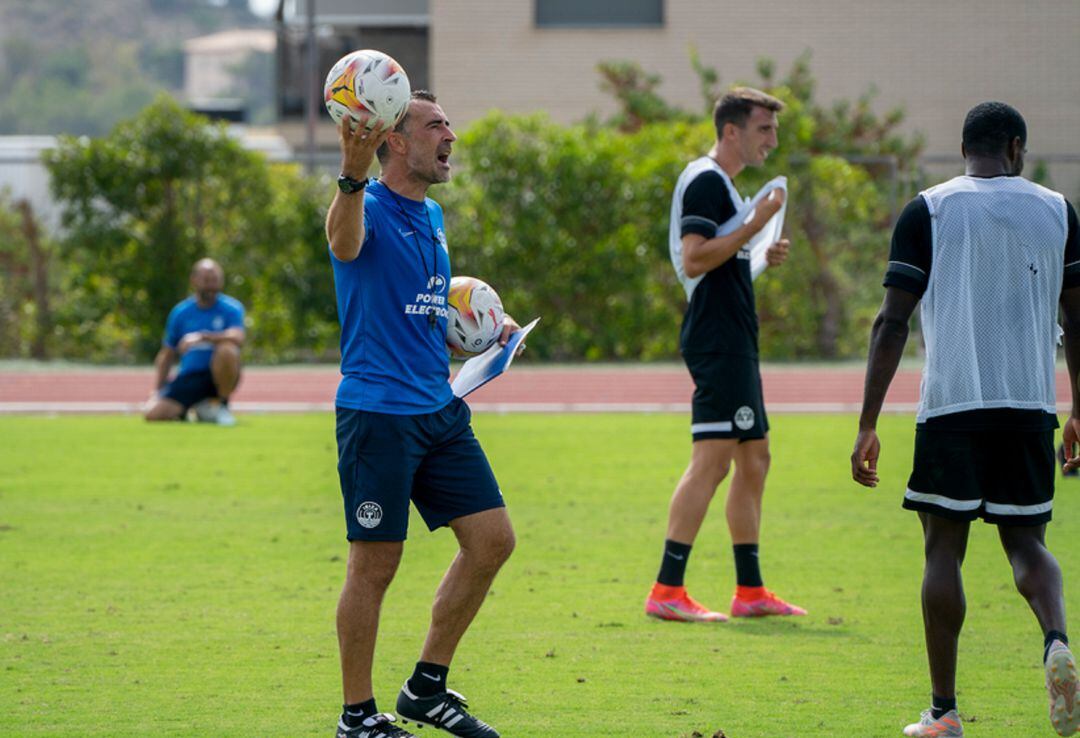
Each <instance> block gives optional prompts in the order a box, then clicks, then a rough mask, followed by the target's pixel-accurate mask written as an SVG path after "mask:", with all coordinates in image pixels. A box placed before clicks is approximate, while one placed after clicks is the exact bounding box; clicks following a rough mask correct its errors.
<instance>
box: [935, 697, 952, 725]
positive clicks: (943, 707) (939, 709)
mask: <svg viewBox="0 0 1080 738" xmlns="http://www.w3.org/2000/svg"><path fill="white" fill-rule="evenodd" d="M955 709H956V698H955V697H938V696H937V695H936V694H935V695H934V696H933V698H932V701H931V703H930V714H931V715H932V716H933V717H934V720H937V719H938V718H939V717H941V716H942V715H944V714H945V713H947V712H948V711H949V710H955Z"/></svg>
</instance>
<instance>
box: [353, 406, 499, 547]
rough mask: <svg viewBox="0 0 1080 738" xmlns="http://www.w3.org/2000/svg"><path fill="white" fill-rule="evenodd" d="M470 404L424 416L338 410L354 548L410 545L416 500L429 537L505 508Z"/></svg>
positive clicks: (449, 407)
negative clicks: (372, 543) (357, 545)
mask: <svg viewBox="0 0 1080 738" xmlns="http://www.w3.org/2000/svg"><path fill="white" fill-rule="evenodd" d="M471 418H472V414H471V413H470V411H469V406H468V405H467V404H465V401H464V400H462V399H460V398H457V397H455V398H454V399H453V400H452V401H451V402H450V404H449V405H447V406H446V407H444V408H443V409H442V410H439V411H437V412H434V413H426V414H423V415H389V414H386V413H373V412H367V411H365V410H350V409H348V408H343V407H339V408H337V442H338V475H339V476H340V478H341V494H342V497H343V498H344V502H345V524H346V528H347V531H348V535H347V537H348V539H349V540H350V541H404V540H405V537H406V533H407V532H408V528H409V500H410V499H411V500H412V502H413V504H414V505H416V510H417V512H419V513H420V517H422V518H423V519H424V523H426V524H427V527H428V528H429V529H430V530H435V529H436V528H441V527H442V526H444V525H446V524H447V523H449V522H450V521H451V520H454V519H456V518H460V517H463V516H465V515H472V514H473V513H478V512H483V511H484V510H491V509H493V508H497V507H504V506H505V503H504V502H503V498H502V493H501V492H500V491H499V484H498V482H496V481H495V474H494V473H493V472H492V471H491V465H490V464H488V460H487V457H486V456H485V455H484V451H483V449H481V448H480V442H479V441H477V440H476V436H474V435H473V431H472V427H471V426H470V425H469V421H470V420H471Z"/></svg>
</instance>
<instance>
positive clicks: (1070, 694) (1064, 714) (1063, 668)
mask: <svg viewBox="0 0 1080 738" xmlns="http://www.w3.org/2000/svg"><path fill="white" fill-rule="evenodd" d="M1045 669H1046V692H1047V694H1048V695H1049V697H1050V724H1051V725H1053V726H1054V730H1056V731H1057V734H1058V735H1073V734H1074V733H1076V732H1077V731H1078V730H1080V708H1078V706H1077V704H1076V696H1077V695H1076V692H1077V676H1076V659H1075V658H1073V655H1072V651H1070V650H1069V647H1068V646H1066V645H1065V644H1064V643H1062V642H1061V641H1054V642H1053V643H1051V644H1050V650H1049V651H1048V652H1047V654H1046V666H1045Z"/></svg>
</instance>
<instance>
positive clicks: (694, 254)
mask: <svg viewBox="0 0 1080 738" xmlns="http://www.w3.org/2000/svg"><path fill="white" fill-rule="evenodd" d="M783 204H784V193H783V192H782V191H781V190H776V191H774V192H773V194H772V195H770V196H769V197H768V198H767V199H766V200H764V201H763V202H762V203H760V204H759V205H758V207H757V210H756V211H755V212H754V217H753V219H751V220H750V222H748V223H743V224H742V225H740V226H739V227H738V228H736V229H735V230H734V231H732V232H731V233H728V234H727V235H724V236H714V237H713V238H706V237H705V236H704V235H702V234H701V233H696V232H689V233H688V232H686V230H684V231H683V235H682V262H683V271H684V272H686V276H687V277H689V278H690V279H694V278H695V277H700V276H701V275H702V274H705V273H706V272H710V271H712V270H713V269H716V268H717V267H718V266H720V265H721V264H723V263H724V262H726V261H727V260H728V259H730V258H731V257H733V256H735V254H737V253H739V249H741V248H742V247H743V246H745V245H746V243H747V242H748V241H749V240H750V239H751V238H753V237H754V234H756V233H757V232H758V231H760V230H761V229H762V228H764V227H765V224H766V223H768V222H769V220H770V219H771V218H772V217H773V216H774V215H776V213H777V211H779V210H780V208H781V206H782V205H783ZM781 261H782V259H781Z"/></svg>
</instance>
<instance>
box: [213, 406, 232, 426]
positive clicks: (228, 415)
mask: <svg viewBox="0 0 1080 738" xmlns="http://www.w3.org/2000/svg"><path fill="white" fill-rule="evenodd" d="M214 422H215V423H217V424H218V425H222V426H225V427H226V428H232V427H233V426H234V425H236V418H235V417H233V414H232V411H231V410H229V408H228V407H227V406H226V405H221V406H219V407H218V411H217V418H216V419H215V420H214Z"/></svg>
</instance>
